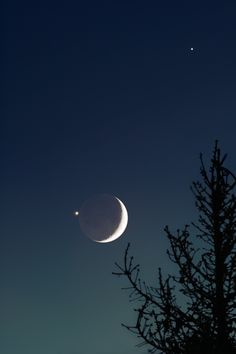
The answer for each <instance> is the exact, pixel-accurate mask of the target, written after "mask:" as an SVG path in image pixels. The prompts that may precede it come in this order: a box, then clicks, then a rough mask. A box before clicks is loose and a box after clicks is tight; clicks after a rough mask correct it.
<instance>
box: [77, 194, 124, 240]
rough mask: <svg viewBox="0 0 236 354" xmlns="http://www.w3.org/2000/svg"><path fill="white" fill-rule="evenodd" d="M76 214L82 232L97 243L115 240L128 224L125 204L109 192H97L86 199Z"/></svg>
mask: <svg viewBox="0 0 236 354" xmlns="http://www.w3.org/2000/svg"><path fill="white" fill-rule="evenodd" d="M77 215H79V223H80V228H81V230H82V232H83V233H84V234H85V235H86V236H88V237H89V238H90V239H91V240H93V241H95V242H99V243H107V242H112V241H114V240H116V239H117V238H119V237H120V236H121V235H122V234H123V233H124V231H125V229H126V227H127V224H128V212H127V210H126V207H125V205H124V204H123V203H122V201H121V200H119V199H118V198H117V197H115V196H113V195H109V194H98V195H95V196H93V197H92V198H90V199H88V200H86V201H85V202H84V204H83V205H82V207H81V209H80V210H79V213H78V214H77Z"/></svg>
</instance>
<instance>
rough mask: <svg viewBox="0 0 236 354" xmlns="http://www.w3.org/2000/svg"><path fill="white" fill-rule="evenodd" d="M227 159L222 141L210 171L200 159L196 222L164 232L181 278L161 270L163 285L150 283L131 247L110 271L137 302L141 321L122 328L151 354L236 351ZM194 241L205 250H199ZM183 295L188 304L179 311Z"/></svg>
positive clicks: (234, 218) (235, 214)
mask: <svg viewBox="0 0 236 354" xmlns="http://www.w3.org/2000/svg"><path fill="white" fill-rule="evenodd" d="M225 159H226V155H224V156H223V157H222V155H221V151H220V149H219V148H218V143H217V142H216V143H215V147H214V151H213V154H212V159H211V164H210V168H209V170H208V169H206V168H205V165H204V162H203V158H202V155H200V161H201V168H200V172H201V176H202V181H201V182H199V181H198V182H194V183H193V184H192V187H191V189H192V192H193V194H194V197H195V204H196V207H197V210H198V212H199V219H198V222H197V223H191V227H190V226H189V225H186V226H185V227H184V229H183V230H182V231H180V230H177V232H176V234H173V233H172V232H171V231H170V229H169V227H168V226H166V227H165V229H164V230H165V233H166V235H167V237H168V239H169V243H170V248H169V250H167V254H168V256H169V259H170V260H171V261H172V262H174V263H175V264H176V266H177V267H176V268H177V273H176V275H168V277H167V278H166V279H163V275H162V271H161V269H159V277H158V286H157V287H153V286H148V285H146V283H145V282H143V281H141V279H140V266H139V264H136V265H135V264H134V263H133V257H130V256H129V245H128V247H127V249H126V252H125V255H124V264H123V265H119V264H117V263H116V266H117V267H118V269H119V270H118V271H117V272H114V273H113V274H115V275H118V276H125V277H126V278H127V279H128V281H129V286H128V288H125V289H128V290H130V299H131V300H133V301H136V302H137V303H138V305H139V306H138V308H136V309H135V311H137V321H136V323H135V324H134V325H133V326H127V325H124V326H125V327H126V328H127V329H128V330H130V331H131V332H133V333H135V334H136V335H137V336H138V337H140V338H141V343H140V344H139V345H149V352H150V353H154V352H157V353H165V354H197V353H201V354H203V353H207V354H221V353H225V354H226V353H227V354H236V197H235V195H234V193H233V192H234V189H235V187H236V177H235V175H234V174H233V173H232V172H230V170H228V169H227V168H226V167H225V165H224V164H225ZM190 230H194V231H195V232H194V235H190ZM194 238H198V239H199V242H198V243H200V244H201V245H202V247H200V248H198V249H196V248H195V247H194V244H193V241H194ZM178 291H180V292H181V293H182V294H183V297H184V298H185V299H186V301H185V303H184V305H183V301H182V306H181V305H179V304H178V302H179V301H178V300H179V299H178Z"/></svg>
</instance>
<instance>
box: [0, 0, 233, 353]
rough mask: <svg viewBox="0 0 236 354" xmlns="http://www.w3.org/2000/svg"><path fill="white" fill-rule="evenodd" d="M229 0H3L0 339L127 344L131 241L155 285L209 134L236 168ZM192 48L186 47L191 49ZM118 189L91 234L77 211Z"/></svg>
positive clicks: (187, 207)
mask: <svg viewBox="0 0 236 354" xmlns="http://www.w3.org/2000/svg"><path fill="white" fill-rule="evenodd" d="M235 18H236V3H235V1H232V0H230V1H227V0H224V1H207V0H206V1H202V2H201V1H189V0H188V1H174V0H172V1H133V2H130V1H128V0H127V1H113V0H110V1H77V2H69V1H65V2H63V3H60V2H54V3H53V2H50V3H47V4H46V3H45V4H43V2H34V1H29V2H25V1H9V2H6V1H5V5H4V8H3V29H4V33H3V37H2V58H1V62H2V65H1V69H2V83H3V95H2V97H3V105H2V114H1V150H0V155H1V176H0V178H1V184H0V188H1V203H0V204H1V210H0V212H1V229H0V275H1V280H0V325H1V326H0V352H1V353H2V354H138V353H145V352H146V351H145V350H146V349H145V348H141V349H140V348H136V347H135V345H136V344H137V343H139V341H138V340H137V338H135V337H134V336H132V335H131V334H130V333H129V332H127V331H126V329H124V328H122V327H121V322H125V323H127V324H132V323H133V321H134V320H135V313H134V312H133V310H132V307H133V305H132V304H130V303H129V301H128V294H127V293H125V292H124V291H122V290H121V287H122V286H125V285H127V283H126V282H125V279H123V280H122V279H118V278H116V277H114V276H113V275H112V271H115V265H114V263H115V262H116V261H118V262H121V261H122V257H123V254H124V251H125V248H126V246H127V243H128V242H130V243H131V253H132V254H133V255H134V256H135V257H136V260H137V261H138V262H140V263H141V264H142V271H143V273H142V274H143V278H146V279H147V280H148V281H150V282H151V283H152V284H155V280H156V278H157V277H156V276H157V269H158V267H159V266H160V267H162V268H163V270H164V273H165V272H171V271H174V267H173V265H171V264H169V263H168V261H167V256H166V253H165V252H166V248H167V247H168V243H167V240H166V237H165V234H164V232H163V228H164V226H165V225H166V224H168V225H169V226H170V228H171V229H172V230H175V229H176V228H178V227H180V228H181V227H183V226H184V225H185V224H186V223H190V222H191V221H194V220H196V218H197V215H196V212H195V208H194V199H193V196H192V194H191V191H190V188H189V187H190V184H191V182H192V181H193V180H196V179H198V178H199V166H200V163H199V153H200V152H203V153H204V155H205V158H206V161H208V159H209V156H210V154H211V151H212V149H213V145H214V140H215V139H219V141H220V145H221V147H222V149H223V150H224V151H225V152H228V154H229V158H228V167H229V168H231V169H232V170H233V171H236V158H235V150H236V139H235V130H236V42H235V38H236V23H235ZM191 48H193V50H191ZM96 193H110V194H114V195H116V196H117V197H118V198H120V199H121V200H122V201H123V202H124V203H125V205H126V207H127V209H128V213H129V224H128V227H127V230H126V232H125V233H124V234H123V235H122V237H121V238H119V239H118V240H116V241H114V242H112V243H109V244H98V243H95V242H92V241H91V240H89V239H88V238H86V237H85V236H84V235H83V234H82V233H81V231H80V227H79V222H78V218H76V217H75V216H74V214H73V213H74V211H75V210H77V209H79V208H80V206H81V204H82V203H83V202H84V200H86V199H87V198H89V197H91V196H92V195H94V194H96Z"/></svg>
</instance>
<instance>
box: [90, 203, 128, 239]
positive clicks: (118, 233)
mask: <svg viewBox="0 0 236 354" xmlns="http://www.w3.org/2000/svg"><path fill="white" fill-rule="evenodd" d="M115 198H116V200H117V201H118V202H119V204H120V207H121V219H120V224H119V225H118V227H117V229H116V230H115V232H114V233H113V234H112V235H111V236H109V237H108V238H107V239H106V240H103V241H96V242H98V243H108V242H112V241H115V240H116V239H117V238H119V237H120V236H121V235H122V234H123V232H124V231H125V229H126V227H127V224H128V212H127V209H126V207H125V206H124V204H123V203H122V201H121V200H120V199H118V198H117V197H115Z"/></svg>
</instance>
